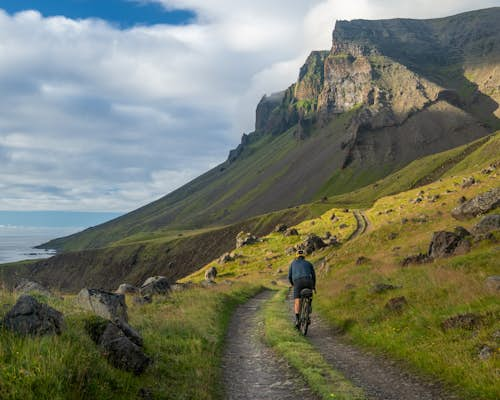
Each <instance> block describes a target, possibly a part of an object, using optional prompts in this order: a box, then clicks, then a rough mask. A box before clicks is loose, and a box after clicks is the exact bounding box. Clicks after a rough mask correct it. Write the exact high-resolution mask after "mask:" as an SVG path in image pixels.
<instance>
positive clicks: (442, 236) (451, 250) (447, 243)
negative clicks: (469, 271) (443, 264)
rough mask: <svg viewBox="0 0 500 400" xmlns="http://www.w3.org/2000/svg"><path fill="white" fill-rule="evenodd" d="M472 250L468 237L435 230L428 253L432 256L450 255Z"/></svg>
mask: <svg viewBox="0 0 500 400" xmlns="http://www.w3.org/2000/svg"><path fill="white" fill-rule="evenodd" d="M469 250H470V242H469V241H468V239H467V238H466V237H463V236H459V235H457V234H456V233H453V232H446V231H439V232H434V235H433V236H432V240H431V243H430V245H429V252H428V255H429V256H430V257H432V258H439V257H449V256H453V255H458V254H465V253H467V252H468V251H469Z"/></svg>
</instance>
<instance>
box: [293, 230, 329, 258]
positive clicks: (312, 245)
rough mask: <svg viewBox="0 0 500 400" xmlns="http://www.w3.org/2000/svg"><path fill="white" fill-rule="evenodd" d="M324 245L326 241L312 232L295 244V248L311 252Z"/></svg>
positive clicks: (307, 252)
mask: <svg viewBox="0 0 500 400" xmlns="http://www.w3.org/2000/svg"><path fill="white" fill-rule="evenodd" d="M324 247H326V243H325V242H323V240H322V239H321V238H320V237H319V236H317V235H314V234H311V235H308V236H307V238H306V239H305V240H304V241H303V242H302V243H300V244H298V245H297V246H296V250H304V252H305V253H306V254H311V253H313V252H314V251H316V250H320V249H322V248H324Z"/></svg>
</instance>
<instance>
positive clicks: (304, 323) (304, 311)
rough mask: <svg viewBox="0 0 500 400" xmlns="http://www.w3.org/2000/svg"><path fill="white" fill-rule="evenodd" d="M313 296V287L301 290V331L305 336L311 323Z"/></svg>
mask: <svg viewBox="0 0 500 400" xmlns="http://www.w3.org/2000/svg"><path fill="white" fill-rule="evenodd" d="M312 296H313V291H312V289H307V288H306V289H302V290H301V291H300V313H299V331H300V332H301V333H302V334H303V335H304V336H306V335H307V329H308V328H309V324H310V323H311V316H310V315H311V311H312Z"/></svg>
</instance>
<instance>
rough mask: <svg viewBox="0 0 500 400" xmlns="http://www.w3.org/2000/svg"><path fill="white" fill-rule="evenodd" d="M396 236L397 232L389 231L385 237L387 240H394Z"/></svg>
mask: <svg viewBox="0 0 500 400" xmlns="http://www.w3.org/2000/svg"><path fill="white" fill-rule="evenodd" d="M397 237H398V234H397V233H396V232H391V233H389V236H388V237H387V238H388V239H389V240H394V239H396V238H397Z"/></svg>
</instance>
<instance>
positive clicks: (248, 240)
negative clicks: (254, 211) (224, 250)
mask: <svg viewBox="0 0 500 400" xmlns="http://www.w3.org/2000/svg"><path fill="white" fill-rule="evenodd" d="M258 240H259V239H258V238H257V237H256V236H254V235H252V234H251V233H248V232H240V233H238V235H237V236H236V248H238V249H239V248H240V247H243V246H249V245H251V244H254V243H257V242H258Z"/></svg>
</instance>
